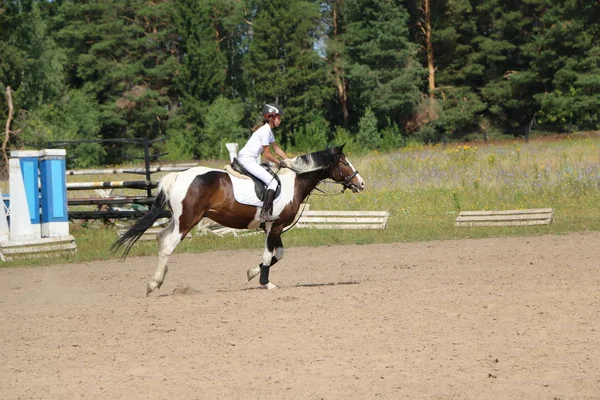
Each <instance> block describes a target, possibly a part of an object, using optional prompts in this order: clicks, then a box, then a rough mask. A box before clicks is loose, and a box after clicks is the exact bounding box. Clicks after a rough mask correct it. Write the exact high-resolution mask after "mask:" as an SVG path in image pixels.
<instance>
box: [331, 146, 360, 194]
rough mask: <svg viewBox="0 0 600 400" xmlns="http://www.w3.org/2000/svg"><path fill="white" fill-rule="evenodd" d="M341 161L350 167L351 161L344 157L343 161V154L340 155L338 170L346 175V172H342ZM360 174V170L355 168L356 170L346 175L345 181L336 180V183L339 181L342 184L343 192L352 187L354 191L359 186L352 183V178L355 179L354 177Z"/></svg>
mask: <svg viewBox="0 0 600 400" xmlns="http://www.w3.org/2000/svg"><path fill="white" fill-rule="evenodd" d="M340 163H342V164H344V165H345V166H347V167H350V163H349V162H348V160H346V159H344V160H343V161H342V158H341V155H340V159H339V160H338V161H337V163H336V165H337V168H338V172H339V174H340V176H344V174H342V167H340ZM356 175H358V170H356V169H355V170H354V172H353V173H352V174H350V175H348V176H346V177H344V181H343V182H335V183H339V184H340V185H342V187H343V189H342V193H344V191H346V189H350V190H352V191H354V190H355V189H356V190H358V187H357V186H356V185H355V184H354V183H352V179H354V177H355V176H356Z"/></svg>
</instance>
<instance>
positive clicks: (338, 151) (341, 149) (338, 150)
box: [331, 143, 346, 155]
mask: <svg viewBox="0 0 600 400" xmlns="http://www.w3.org/2000/svg"><path fill="white" fill-rule="evenodd" d="M345 145H346V143H344V144H343V145H341V146H335V147H333V148H332V149H331V152H332V153H333V154H335V155H341V154H342V153H343V152H344V146H345Z"/></svg>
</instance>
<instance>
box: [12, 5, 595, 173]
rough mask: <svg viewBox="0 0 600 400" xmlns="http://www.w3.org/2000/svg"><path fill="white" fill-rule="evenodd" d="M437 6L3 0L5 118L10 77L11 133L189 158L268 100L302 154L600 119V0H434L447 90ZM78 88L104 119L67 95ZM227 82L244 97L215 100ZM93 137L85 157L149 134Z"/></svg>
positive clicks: (590, 123)
mask: <svg viewBox="0 0 600 400" xmlns="http://www.w3.org/2000/svg"><path fill="white" fill-rule="evenodd" d="M423 13H424V10H423V3H422V1H418V2H399V1H395V0H360V1H359V0H344V1H339V0H326V1H322V2H313V1H309V0H269V1H267V0H219V1H217V0H205V1H195V0H181V1H174V0H157V1H153V2H146V1H142V0H128V1H118V0H89V1H75V0H61V1H4V2H1V3H0V89H1V90H2V95H1V96H0V125H2V126H4V124H5V122H6V119H7V111H8V108H7V103H6V98H5V90H6V87H8V86H10V87H11V88H12V92H13V103H14V107H15V114H14V120H13V121H12V124H11V129H12V130H13V132H20V134H19V135H13V138H11V141H10V142H9V148H14V147H17V146H24V145H37V144H39V143H42V142H43V141H45V140H47V139H49V138H59V137H60V138H61V139H63V138H64V137H63V136H61V135H63V133H62V132H63V131H64V132H65V135H67V136H69V137H98V138H103V139H111V138H128V137H138V138H139V137H148V138H150V139H154V138H157V137H160V136H163V135H166V136H167V137H168V138H169V142H167V143H165V144H164V147H165V148H164V149H159V150H160V151H165V150H168V151H169V153H170V154H169V158H171V159H174V160H175V159H177V158H180V157H181V158H186V159H187V158H190V157H191V158H199V157H223V156H224V154H226V153H225V152H224V150H223V149H222V146H221V144H220V143H221V141H226V140H239V139H240V138H243V137H244V135H243V131H240V129H241V127H245V128H246V131H245V132H247V128H248V127H249V126H251V125H252V124H253V122H254V119H255V117H257V115H258V110H260V108H261V106H262V104H263V103H265V102H269V101H277V102H279V103H280V104H281V105H282V106H283V107H284V109H285V110H286V116H285V119H284V125H283V127H282V129H281V130H280V131H279V132H278V134H280V135H281V137H278V140H279V141H280V142H281V143H282V144H283V146H284V147H287V148H293V149H294V151H300V152H304V151H308V150H310V149H314V148H317V147H319V146H321V145H323V144H324V143H327V142H329V141H330V140H331V139H332V138H331V133H332V132H335V134H334V136H339V135H342V136H347V139H348V140H347V141H348V142H349V146H350V147H349V148H351V147H352V146H356V151H366V150H370V149H373V150H382V151H390V150H393V149H395V148H398V147H401V146H402V145H403V143H402V139H403V136H402V135H403V134H404V135H406V137H407V139H411V140H412V139H414V140H416V141H417V142H446V143H447V142H449V141H461V140H470V139H477V138H491V137H497V138H500V137H502V136H503V135H506V134H509V135H521V134H523V133H525V130H526V128H527V127H528V126H529V124H530V122H532V121H534V120H535V121H537V123H538V124H552V125H555V126H554V127H552V128H548V129H551V130H554V131H556V130H559V131H563V130H564V131H570V130H573V129H575V128H577V127H581V128H585V129H597V128H598V127H599V126H600V114H599V113H598V109H599V108H600V78H599V76H600V67H599V65H600V47H599V46H598V45H597V43H600V24H598V21H599V20H600V3H599V2H597V1H584V2H576V1H567V2H556V1H552V0H528V1H526V2H518V1H517V2H502V1H500V0H452V1H438V2H432V4H431V15H430V16H431V23H432V25H431V26H432V36H431V38H432V42H431V45H432V48H433V60H432V61H433V66H434V70H435V78H436V89H435V90H434V91H433V93H432V94H433V95H434V97H432V98H428V97H427V96H426V95H427V94H428V93H424V92H426V91H427V92H428V89H427V84H426V83H427V77H426V74H425V69H424V66H427V58H426V52H425V49H426V42H425V40H426V36H425V35H424V30H423V28H424V26H423V20H424V14H423ZM78 91H80V93H81V94H75V93H77V92H78ZM424 95H425V96H424ZM78 96H84V97H85V98H86V99H87V100H85V102H84V101H83V100H77V102H78V103H79V104H86V105H89V107H91V108H88V107H87V106H85V107H83V109H85V110H88V111H89V115H90V118H89V119H88V118H84V117H83V116H81V115H77V112H76V111H77V110H73V111H74V112H75V115H69V114H68V112H71V111H68V112H67V111H65V110H67V107H66V105H65V104H64V101H65V99H67V98H73V99H75V98H78ZM221 96H222V97H223V99H229V101H230V102H232V103H231V104H234V103H237V104H242V105H243V108H242V110H241V111H240V107H238V106H231V107H233V108H235V110H234V111H233V114H229V115H228V117H221V118H217V117H216V116H214V115H211V109H212V108H211V107H212V105H214V104H215V103H216V102H217V101H224V100H223V99H222V100H218V99H219V98H220V97H221ZM234 100H235V101H234ZM369 109H370V110H371V111H372V113H373V115H374V116H375V119H376V123H373V121H372V120H369V119H368V118H367V119H365V116H366V114H367V111H368V110H369ZM240 113H241V114H240ZM240 115H242V116H241V117H239V116H240ZM230 116H234V118H233V119H234V120H233V121H232V122H231V124H228V123H226V122H225V120H226V119H227V118H229V117H230ZM59 118H64V119H65V120H64V121H59ZM321 118H324V119H325V120H326V122H322V121H321ZM90 121H94V122H93V123H91V122H90ZM367 122H368V123H367ZM339 125H341V126H343V127H344V130H339V129H338V128H339ZM59 126H60V127H61V129H58V127H59ZM90 126H93V127H94V128H93V129H91V128H90ZM219 132H221V133H219ZM222 132H228V133H227V134H225V135H226V136H225V137H221V136H220V135H221V134H222ZM240 132H242V133H240ZM349 132H351V133H349ZM342 133H343V134H342ZM240 135H241V136H240ZM354 135H355V136H354ZM26 141H31V143H26ZM81 152H82V153H83V154H88V155H89V158H87V160H86V157H84V156H80V157H78V158H79V159H80V160H82V161H81V162H82V163H84V164H86V165H87V164H90V163H94V162H99V163H117V162H122V161H124V157H125V156H126V155H138V153H139V150H137V149H134V148H129V149H124V148H121V147H119V148H118V149H117V148H113V149H112V150H109V151H108V152H107V154H101V153H97V154H94V153H95V151H94V149H83V150H81Z"/></svg>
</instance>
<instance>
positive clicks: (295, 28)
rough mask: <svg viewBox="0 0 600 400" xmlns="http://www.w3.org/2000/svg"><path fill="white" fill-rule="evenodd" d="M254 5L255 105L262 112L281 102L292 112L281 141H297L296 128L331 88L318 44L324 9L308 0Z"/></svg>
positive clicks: (251, 58)
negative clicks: (320, 11) (317, 48)
mask: <svg viewBox="0 0 600 400" xmlns="http://www.w3.org/2000/svg"><path fill="white" fill-rule="evenodd" d="M253 10H254V13H255V15H256V16H255V18H254V19H253V21H252V36H251V41H250V45H249V49H248V54H247V58H246V62H245V68H244V70H245V71H246V75H245V79H246V80H247V82H248V84H249V85H251V88H250V90H251V99H252V103H253V106H254V109H253V111H254V113H255V114H257V113H258V112H259V110H260V109H261V107H262V104H264V103H265V102H271V101H276V102H278V103H279V104H280V105H281V106H282V107H283V109H284V110H285V113H286V115H285V120H284V125H283V126H282V129H280V130H281V131H282V132H283V133H282V134H283V136H282V138H281V142H282V143H284V145H285V144H286V143H290V144H294V141H293V140H294V139H293V134H294V132H295V131H297V130H299V128H300V127H302V126H304V125H305V124H308V123H310V122H311V121H312V120H313V117H314V116H313V115H314V113H322V112H323V105H324V99H325V98H326V97H328V96H329V95H330V93H331V89H330V87H328V86H327V85H326V84H325V82H326V69H325V64H324V62H323V60H322V59H321V58H320V57H319V55H318V53H317V52H316V50H315V48H314V47H315V31H316V29H317V26H318V21H319V17H320V14H319V10H318V8H317V5H316V4H315V3H312V2H308V1H303V0H268V1H267V0H260V1H257V2H256V5H255V8H254V9H253Z"/></svg>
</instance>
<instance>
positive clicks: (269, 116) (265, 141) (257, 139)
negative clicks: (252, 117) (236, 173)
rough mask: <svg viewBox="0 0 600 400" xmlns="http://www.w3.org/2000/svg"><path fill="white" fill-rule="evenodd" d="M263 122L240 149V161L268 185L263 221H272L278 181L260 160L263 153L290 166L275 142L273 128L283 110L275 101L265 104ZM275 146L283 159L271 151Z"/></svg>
mask: <svg viewBox="0 0 600 400" xmlns="http://www.w3.org/2000/svg"><path fill="white" fill-rule="evenodd" d="M262 114H263V118H264V120H263V122H262V124H259V125H256V126H255V127H254V128H253V131H254V133H253V134H252V136H251V137H250V139H249V140H248V142H247V143H246V145H245V146H244V147H243V148H242V150H240V152H239V154H238V161H239V162H240V164H242V166H243V167H244V168H246V170H247V171H248V172H250V173H251V174H252V175H254V176H255V177H257V178H258V179H260V180H261V181H263V182H264V183H265V185H267V191H266V193H265V196H264V199H263V208H262V211H261V213H260V220H261V221H263V222H264V221H272V220H274V219H276V218H274V217H273V215H272V212H273V199H274V198H275V190H276V189H277V181H276V180H275V179H274V178H273V177H272V176H271V174H269V173H268V172H267V171H266V170H265V169H264V168H263V167H261V166H260V164H259V160H260V156H261V154H262V155H263V156H264V157H265V158H266V159H267V160H269V161H271V162H273V163H275V164H277V165H279V166H281V167H289V166H290V160H289V158H288V156H287V155H286V154H285V152H284V151H283V150H282V149H281V147H279V145H278V144H277V142H275V136H274V135H273V129H276V128H277V127H279V125H280V124H281V116H282V115H283V110H282V109H281V107H279V105H277V104H275V103H270V104H265V106H264V107H263V109H262ZM271 145H272V146H273V150H275V154H277V155H278V156H279V157H281V158H282V159H281V160H279V159H278V158H277V157H275V156H274V155H273V153H271V149H270V146H271Z"/></svg>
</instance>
